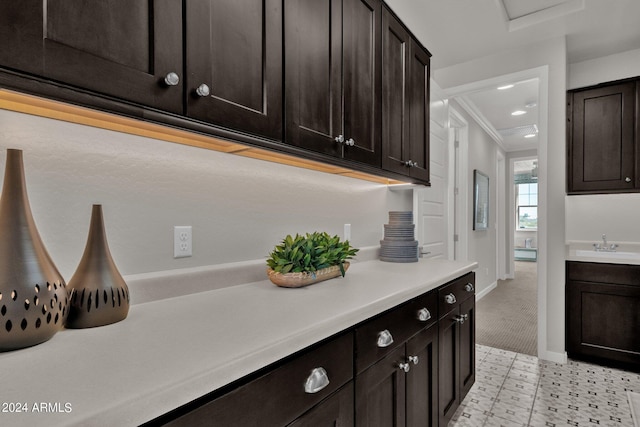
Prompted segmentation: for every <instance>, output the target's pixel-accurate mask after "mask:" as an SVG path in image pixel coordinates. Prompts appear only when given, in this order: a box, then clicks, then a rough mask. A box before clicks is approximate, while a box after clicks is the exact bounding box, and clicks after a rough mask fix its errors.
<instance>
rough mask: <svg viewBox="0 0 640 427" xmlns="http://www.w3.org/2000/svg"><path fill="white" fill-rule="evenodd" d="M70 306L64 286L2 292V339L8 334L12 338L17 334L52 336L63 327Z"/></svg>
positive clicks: (55, 285)
mask: <svg viewBox="0 0 640 427" xmlns="http://www.w3.org/2000/svg"><path fill="white" fill-rule="evenodd" d="M68 306H69V298H68V296H67V290H66V284H65V283H60V282H54V283H49V282H47V283H46V284H45V285H43V286H40V285H38V284H36V285H34V287H33V288H31V289H30V288H25V287H23V286H22V287H16V289H13V290H10V291H5V292H0V325H1V326H0V338H1V337H2V336H3V335H6V334H9V337H11V338H15V337H13V335H15V334H30V335H33V334H36V335H38V334H39V333H41V334H42V335H43V337H44V336H51V335H53V334H54V333H55V332H56V331H57V330H58V329H60V328H61V327H62V325H63V324H64V321H65V319H66V317H67V313H68V310H69V308H68Z"/></svg>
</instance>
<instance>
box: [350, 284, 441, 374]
mask: <svg viewBox="0 0 640 427" xmlns="http://www.w3.org/2000/svg"><path fill="white" fill-rule="evenodd" d="M437 308H438V302H437V292H435V291H433V292H429V293H427V294H424V295H422V296H419V297H417V298H415V299H413V300H411V301H409V302H408V303H405V304H403V305H401V306H398V307H396V308H394V309H392V310H391V311H388V312H386V313H384V314H382V315H381V316H378V317H375V318H373V319H371V320H369V321H367V322H365V323H364V324H363V325H362V326H359V327H358V328H356V372H357V373H360V372H362V371H364V370H365V369H366V368H368V367H369V366H371V365H372V364H373V363H374V362H376V361H377V360H380V359H382V358H383V357H385V356H386V355H387V354H388V353H389V352H391V351H393V350H394V349H395V348H397V347H398V346H399V345H402V344H403V343H404V342H405V341H406V340H407V339H409V338H410V337H411V336H413V335H414V334H416V333H417V332H418V331H419V330H420V329H422V328H424V327H425V326H429V325H431V324H433V323H434V322H435V321H436V320H437V318H438V314H437ZM424 310H426V311H424ZM421 317H422V319H424V320H420V318H421Z"/></svg>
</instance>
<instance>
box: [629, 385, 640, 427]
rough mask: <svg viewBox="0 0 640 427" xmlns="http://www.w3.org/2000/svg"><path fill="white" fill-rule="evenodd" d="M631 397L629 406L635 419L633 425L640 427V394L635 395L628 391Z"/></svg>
mask: <svg viewBox="0 0 640 427" xmlns="http://www.w3.org/2000/svg"><path fill="white" fill-rule="evenodd" d="M627 396H628V397H629V406H630V407H631V418H633V425H634V426H635V427H640V393H634V392H632V391H627Z"/></svg>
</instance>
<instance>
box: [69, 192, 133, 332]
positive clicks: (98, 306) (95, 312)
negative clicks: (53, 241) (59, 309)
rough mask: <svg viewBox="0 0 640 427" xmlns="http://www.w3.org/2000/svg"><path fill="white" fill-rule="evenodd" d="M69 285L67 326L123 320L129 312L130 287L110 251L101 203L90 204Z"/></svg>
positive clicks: (76, 326)
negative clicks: (84, 237) (82, 246)
mask: <svg viewBox="0 0 640 427" xmlns="http://www.w3.org/2000/svg"><path fill="white" fill-rule="evenodd" d="M69 289H70V292H71V297H70V298H71V306H70V309H69V317H68V318H67V324H66V326H67V328H92V327H94V326H103V325H108V324H110V323H115V322H119V321H120V320H123V319H124V318H126V317H127V314H128V313H129V288H128V287H127V284H126V283H125V281H124V279H123V278H122V275H121V274H120V272H119V271H118V268H117V267H116V264H115V262H113V258H112V257H111V252H110V251H109V245H108V244H107V236H106V234H105V231H104V220H103V217H102V205H93V210H92V211H91V225H90V226H89V237H88V238H87V245H86V246H85V249H84V254H83V255H82V259H81V260H80V265H78V268H77V269H76V272H75V273H74V274H73V277H71V280H69Z"/></svg>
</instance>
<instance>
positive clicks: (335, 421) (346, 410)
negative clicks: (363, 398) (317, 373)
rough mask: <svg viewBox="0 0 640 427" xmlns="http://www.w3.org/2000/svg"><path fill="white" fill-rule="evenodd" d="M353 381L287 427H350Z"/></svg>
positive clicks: (351, 421) (351, 423) (351, 424)
mask: <svg viewBox="0 0 640 427" xmlns="http://www.w3.org/2000/svg"><path fill="white" fill-rule="evenodd" d="M352 426H353V383H349V384H347V385H346V386H344V387H343V388H342V390H340V391H338V392H336V393H335V394H334V395H333V396H331V397H329V398H328V399H327V400H325V401H324V402H322V403H320V404H319V405H318V406H316V407H315V408H313V409H312V410H310V411H309V412H307V413H306V414H304V415H302V416H301V417H300V418H298V419H297V420H296V421H294V422H292V423H291V424H289V427H352Z"/></svg>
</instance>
